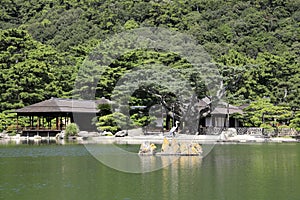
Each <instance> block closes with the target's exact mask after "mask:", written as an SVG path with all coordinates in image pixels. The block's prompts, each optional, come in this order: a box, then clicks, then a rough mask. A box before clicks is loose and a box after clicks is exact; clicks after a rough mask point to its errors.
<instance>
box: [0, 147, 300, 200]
mask: <svg viewBox="0 0 300 200" xmlns="http://www.w3.org/2000/svg"><path fill="white" fill-rule="evenodd" d="M106 147H108V149H109V146H106ZM123 148H125V149H126V150H129V151H137V149H138V146H134V145H132V146H131V145H124V146H123ZM156 159H162V160H161V162H164V160H163V158H156ZM299 196H300V144H230V145H229V144H226V145H217V146H215V148H214V149H213V150H212V151H211V153H210V154H208V156H206V157H205V158H203V159H202V160H201V159H199V158H198V157H181V158H179V159H177V160H175V161H174V162H173V164H172V165H169V166H167V167H165V168H162V169H159V170H156V171H154V172H149V173H136V174H134V173H125V172H121V171H117V170H115V169H112V168H110V167H107V166H106V165H104V164H102V163H101V162H100V161H98V160H97V159H95V158H94V157H93V156H92V155H91V154H90V153H89V152H88V151H87V150H86V148H85V146H83V145H78V144H71V145H56V144H47V145H24V144H23V145H1V146H0V199H5V200H10V199H14V200H15V199H22V200H27V199H28V200H29V199H30V200H32V199H43V200H47V199H51V200H52V199H60V200H63V199H66V200H69V199H70V200H77V199H78V200H85V199H86V200H90V199H101V200H110V199H112V200H134V199H139V200H148V199H149V200H154V199H157V200H169V199H172V200H198V199H206V200H210V199H214V200H219V199H220V200H221V199H228V200H240V199H243V200H247V199H249V200H254V199H255V200H258V199H262V200H274V199H278V200H279V199H280V200H282V199H288V200H293V199H295V200H296V199H299Z"/></svg>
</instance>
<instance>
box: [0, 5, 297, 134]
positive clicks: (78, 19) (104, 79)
mask: <svg viewBox="0 0 300 200" xmlns="http://www.w3.org/2000/svg"><path fill="white" fill-rule="evenodd" d="M299 8H300V3H299V1H295V0H287V1H268V0H254V1H242V0H236V1H220V0H213V1H206V0H177V1H154V0H149V1H142V0H136V1H130V0H122V1H120V0H106V1H99V0H80V1H75V0H63V1H49V0H42V1H38V0H31V1H21V0H14V1H11V0H3V1H1V8H0V27H1V31H0V70H1V74H0V94H1V95H0V113H1V114H0V130H1V129H5V128H6V127H7V126H9V125H11V124H12V123H13V121H12V120H11V119H10V118H11V117H8V114H7V113H6V114H3V112H4V111H5V112H7V111H9V110H13V109H16V108H20V107H23V106H26V105H29V104H33V103H36V102H39V101H41V100H44V99H47V98H50V97H51V96H54V97H70V96H71V94H72V89H73V83H74V80H75V78H76V72H77V69H78V67H79V66H80V65H81V64H82V63H83V60H84V58H85V57H86V56H87V55H89V53H90V52H91V50H93V49H94V47H96V46H97V45H98V44H99V43H101V41H103V39H104V38H105V37H107V36H111V34H114V33H119V32H121V31H126V30H131V29H134V28H137V27H143V26H144V27H145V26H146V27H149V26H157V27H166V28H170V29H173V30H177V31H180V32H185V33H187V34H189V35H192V36H194V37H195V39H196V40H197V41H199V43H200V44H202V45H203V47H204V48H205V50H206V51H208V53H210V55H211V56H212V57H213V59H214V60H215V61H216V62H217V63H218V64H219V66H220V72H221V74H222V75H223V76H224V82H225V85H226V86H230V87H228V88H227V90H228V92H227V95H228V99H229V101H230V102H231V103H234V104H244V103H249V102H251V101H256V100H257V99H258V98H263V97H267V98H270V102H269V103H270V104H272V105H277V107H279V108H278V109H279V110H280V109H282V106H278V105H285V106H287V107H289V108H290V109H293V110H297V109H299V105H300V96H299V94H300V89H299V88H300V86H299V84H300V68H299V55H300V41H299V40H300V39H299V35H300V26H299V22H300V10H299ZM153 63H156V64H163V65H165V66H169V67H170V68H174V69H181V70H182V69H183V68H185V67H187V66H188V63H187V62H186V61H184V59H180V58H179V56H178V55H176V54H174V53H173V52H156V51H143V50H137V51H134V52H129V53H127V54H126V55H122V56H121V57H119V59H118V60H117V61H115V62H114V63H113V64H112V65H111V66H109V67H108V68H106V71H105V73H104V74H102V75H101V77H100V76H98V75H99V74H101V73H102V72H99V71H93V72H91V75H93V80H95V81H96V80H98V79H100V81H99V84H98V85H97V84H96V85H97V86H95V87H96V88H94V87H87V86H86V85H85V82H86V81H87V80H88V78H90V77H81V78H82V82H81V83H82V87H81V88H80V91H78V93H80V92H86V93H87V94H91V93H92V92H91V91H94V90H96V97H102V96H104V97H107V98H110V97H111V95H112V91H113V90H114V88H115V86H116V83H117V81H118V80H119V79H120V77H122V76H123V75H124V74H125V73H126V72H128V71H130V70H132V69H134V68H135V67H137V66H141V65H142V64H153ZM86 64H90V65H91V68H93V63H86ZM195 76H196V75H195ZM186 77H187V76H186ZM190 82H191V85H192V87H193V88H194V89H195V90H196V91H197V94H198V97H201V96H203V95H204V93H205V92H206V91H205V88H204V86H203V84H202V85H201V84H200V83H197V82H195V81H194V82H193V80H190ZM156 89H157V90H156V94H160V95H161V94H163V93H164V94H167V92H166V90H164V89H163V88H162V87H161V88H159V87H156ZM163 90H164V91H163ZM168 96H169V97H171V96H172V95H168ZM171 99H172V98H170V99H169V102H172V101H171ZM172 100H173V99H172ZM158 102H159V99H158V98H155V97H154V96H153V94H152V95H150V94H149V93H146V92H145V91H142V90H140V91H137V92H136V93H135V94H134V96H133V97H132V98H131V104H132V105H146V106H151V105H152V104H157V103H158ZM265 106H267V104H266V105H265ZM267 107H268V106H267ZM277 107H276V109H277ZM265 109H266V108H265ZM256 110H257V111H256V112H255V113H256V114H254V113H252V111H251V110H249V112H250V114H249V115H247V114H246V115H247V116H246V118H247V123H250V124H252V125H257V126H259V125H260V124H262V122H260V119H261V117H259V115H260V114H261V113H259V110H258V109H256ZM283 110H288V108H284V109H283ZM276 112H277V111H276ZM278 112H281V111H278ZM257 113H258V114H257ZM103 115H109V113H108V112H106V111H105V113H103ZM250 115H252V117H250ZM276 115H277V114H276ZM278 115H279V116H283V117H280V119H278V120H282V121H285V120H288V119H289V118H290V117H289V114H286V116H285V115H284V114H278ZM145 116H146V115H145ZM297 116H298V115H295V116H294V117H292V118H291V125H293V126H296V127H299V126H298V125H297V124H299V123H298V121H297V120H298V117H297ZM284 117H285V118H286V119H285V120H284V119H283V118H284ZM250 119H251V120H250ZM144 121H147V120H146V119H145V120H144ZM138 123H140V122H138ZM143 123H144V122H142V124H143Z"/></svg>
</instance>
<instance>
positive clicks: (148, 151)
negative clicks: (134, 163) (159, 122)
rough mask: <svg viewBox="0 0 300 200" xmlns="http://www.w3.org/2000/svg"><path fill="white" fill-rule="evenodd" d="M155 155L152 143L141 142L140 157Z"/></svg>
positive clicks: (154, 147)
mask: <svg viewBox="0 0 300 200" xmlns="http://www.w3.org/2000/svg"><path fill="white" fill-rule="evenodd" d="M155 153H156V146H155V144H153V143H151V144H150V143H149V142H143V143H142V144H141V146H140V150H139V154H140V155H154V154H155Z"/></svg>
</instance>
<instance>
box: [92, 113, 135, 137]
mask: <svg viewBox="0 0 300 200" xmlns="http://www.w3.org/2000/svg"><path fill="white" fill-rule="evenodd" d="M96 126H97V128H98V129H99V130H101V131H110V132H112V133H116V132H118V131H120V130H126V129H128V128H130V127H131V126H132V124H130V120H129V119H128V117H126V116H125V115H124V114H122V113H120V112H114V113H112V114H108V115H104V116H101V117H99V120H98V122H97V123H96Z"/></svg>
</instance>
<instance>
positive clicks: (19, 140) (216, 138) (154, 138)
mask: <svg viewBox="0 0 300 200" xmlns="http://www.w3.org/2000/svg"><path fill="white" fill-rule="evenodd" d="M164 138H165V136H163V135H162V134H161V135H135V136H125V137H115V136H96V137H80V136H77V137H72V138H69V139H58V138H56V137H24V136H21V137H20V136H7V137H5V138H0V145H1V144H10V143H16V144H26V143H32V142H33V143H47V142H48V143H54V142H56V143H58V144H65V143H72V142H74V143H77V144H132V145H140V144H142V143H143V142H146V141H147V142H150V143H154V144H162V142H163V139H164ZM167 138H168V139H172V137H167ZM175 139H176V140H177V141H178V142H191V143H199V144H239V143H249V144H253V143H299V142H300V140H299V139H296V138H292V137H271V138H263V137H257V136H251V135H237V136H234V137H225V138H224V136H223V137H222V135H183V134H178V135H177V136H176V137H175Z"/></svg>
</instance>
